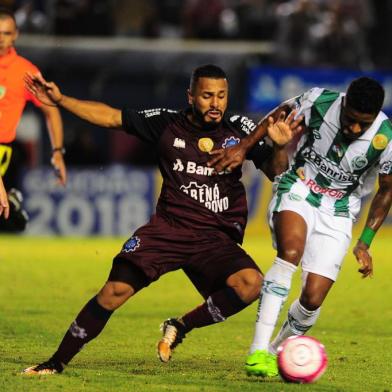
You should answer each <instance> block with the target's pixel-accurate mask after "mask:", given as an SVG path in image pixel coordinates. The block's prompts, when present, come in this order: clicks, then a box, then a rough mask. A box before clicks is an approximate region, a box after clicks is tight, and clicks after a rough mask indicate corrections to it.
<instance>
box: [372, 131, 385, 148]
mask: <svg viewBox="0 0 392 392" xmlns="http://www.w3.org/2000/svg"><path fill="white" fill-rule="evenodd" d="M372 144H373V147H374V148H375V149H376V150H384V148H385V147H386V146H387V144H388V138H387V137H386V136H385V135H382V134H379V135H376V136H374V138H373V140H372Z"/></svg>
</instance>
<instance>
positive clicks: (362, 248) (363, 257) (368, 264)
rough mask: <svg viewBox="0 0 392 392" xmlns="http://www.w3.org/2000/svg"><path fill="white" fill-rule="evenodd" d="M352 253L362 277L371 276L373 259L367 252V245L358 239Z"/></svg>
mask: <svg viewBox="0 0 392 392" xmlns="http://www.w3.org/2000/svg"><path fill="white" fill-rule="evenodd" d="M353 253H354V255H355V257H356V258H357V261H358V263H359V265H360V268H359V269H358V272H360V273H361V274H362V278H367V277H368V276H369V277H372V276H373V260H372V256H371V255H370V253H369V247H368V246H367V245H366V244H364V243H363V242H362V241H358V242H357V244H356V245H355V248H354V249H353Z"/></svg>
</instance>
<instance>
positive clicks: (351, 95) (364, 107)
mask: <svg viewBox="0 0 392 392" xmlns="http://www.w3.org/2000/svg"><path fill="white" fill-rule="evenodd" d="M384 96H385V91H384V88H383V87H382V86H381V84H380V83H379V82H378V81H377V80H375V79H372V78H369V77H367V76H361V77H360V78H358V79H355V80H353V81H352V82H351V83H350V86H349V87H348V89H347V94H346V103H347V105H348V106H349V107H350V108H352V109H354V110H356V111H358V112H361V113H366V114H377V113H378V112H379V111H380V110H381V108H382V105H383V103H384Z"/></svg>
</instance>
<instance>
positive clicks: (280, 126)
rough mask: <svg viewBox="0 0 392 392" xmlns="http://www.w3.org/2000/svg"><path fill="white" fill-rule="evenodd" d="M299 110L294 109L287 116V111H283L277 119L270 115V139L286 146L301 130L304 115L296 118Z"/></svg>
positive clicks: (281, 145) (268, 128) (268, 130)
mask: <svg viewBox="0 0 392 392" xmlns="http://www.w3.org/2000/svg"><path fill="white" fill-rule="evenodd" d="M296 114H297V112H296V111H295V110H293V111H292V112H291V113H290V114H289V115H288V116H287V117H286V113H285V112H281V113H280V114H279V117H278V119H277V121H276V122H275V121H274V119H273V117H271V116H270V117H268V126H267V133H268V136H269V137H270V139H271V140H272V141H273V142H274V143H275V144H277V145H278V146H280V147H283V146H285V145H286V144H288V143H290V142H291V140H293V138H294V136H295V135H297V134H298V133H299V132H301V130H302V127H301V125H300V123H301V122H302V120H303V116H298V118H296V119H295V115H296Z"/></svg>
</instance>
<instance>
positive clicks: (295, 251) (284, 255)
mask: <svg viewBox="0 0 392 392" xmlns="http://www.w3.org/2000/svg"><path fill="white" fill-rule="evenodd" d="M302 254H303V251H302V250H301V249H299V248H297V247H295V246H290V247H289V246H288V247H285V248H284V249H279V250H278V257H280V258H281V259H283V260H284V261H287V262H289V263H293V264H295V265H298V264H299V262H300V260H301V258H302Z"/></svg>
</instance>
